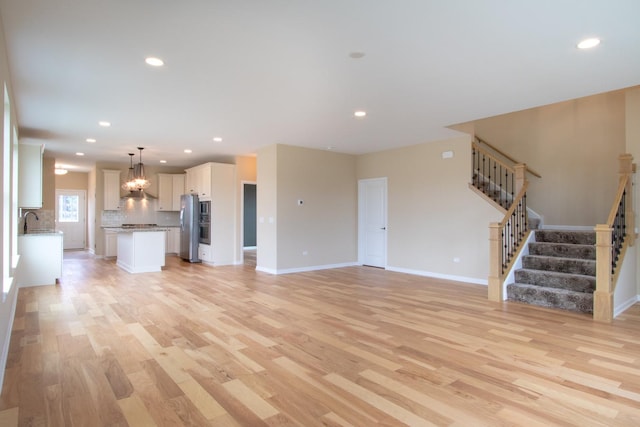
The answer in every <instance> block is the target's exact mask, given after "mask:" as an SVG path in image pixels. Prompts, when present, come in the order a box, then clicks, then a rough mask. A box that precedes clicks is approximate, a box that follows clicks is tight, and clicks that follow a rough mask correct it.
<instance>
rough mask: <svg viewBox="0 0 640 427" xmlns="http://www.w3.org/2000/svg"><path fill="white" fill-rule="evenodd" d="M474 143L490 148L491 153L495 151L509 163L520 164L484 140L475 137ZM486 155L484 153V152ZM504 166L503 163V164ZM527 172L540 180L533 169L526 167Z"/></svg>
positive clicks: (539, 176)
mask: <svg viewBox="0 0 640 427" xmlns="http://www.w3.org/2000/svg"><path fill="white" fill-rule="evenodd" d="M475 139H476V141H478V143H480V144H484V145H486V146H488V147H490V148H491V149H492V150H493V151H495V152H496V153H498V154H500V155H501V156H502V157H504V158H506V159H508V160H509V161H511V162H513V163H515V164H520V163H521V162H519V161H517V160H516V159H514V158H513V157H511V156H510V155H508V154H507V153H505V152H504V151H502V150H500V149H499V148H496V147H495V146H493V145H491V144H489V143H488V142H487V141H485V140H484V139H482V138H480V137H478V136H475ZM485 153H486V151H485ZM503 165H504V163H503ZM527 172H529V173H530V174H531V175H533V176H535V177H538V178H542V175H540V174H539V173H538V172H536V171H534V170H533V169H531V168H530V167H529V166H527Z"/></svg>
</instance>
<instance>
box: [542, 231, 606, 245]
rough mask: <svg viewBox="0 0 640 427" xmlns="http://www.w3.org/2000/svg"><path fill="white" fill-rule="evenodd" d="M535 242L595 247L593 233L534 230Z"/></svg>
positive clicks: (594, 234) (594, 235)
mask: <svg viewBox="0 0 640 427" xmlns="http://www.w3.org/2000/svg"><path fill="white" fill-rule="evenodd" d="M536 242H549V243H570V244H576V245H595V244H596V233H595V231H574V230H536Z"/></svg>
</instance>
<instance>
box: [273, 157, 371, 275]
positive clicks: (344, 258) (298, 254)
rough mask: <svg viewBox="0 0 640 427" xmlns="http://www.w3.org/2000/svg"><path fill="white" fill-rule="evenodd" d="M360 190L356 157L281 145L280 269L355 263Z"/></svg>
mask: <svg viewBox="0 0 640 427" xmlns="http://www.w3.org/2000/svg"><path fill="white" fill-rule="evenodd" d="M357 190H358V188H357V181H356V157H355V156H351V155H347V154H339V153H333V152H330V151H321V150H311V149H307V148H300V147H292V146H287V145H279V146H278V193H277V197H278V213H277V215H278V216H277V221H278V269H279V270H280V269H284V270H287V269H292V268H303V267H311V266H327V265H333V264H341V263H355V262H356V261H357V259H358V253H357V224H358V223H357V211H358V207H357ZM298 200H303V204H302V205H298V204H297V201H298ZM304 252H306V253H307V254H306V255H305V254H304Z"/></svg>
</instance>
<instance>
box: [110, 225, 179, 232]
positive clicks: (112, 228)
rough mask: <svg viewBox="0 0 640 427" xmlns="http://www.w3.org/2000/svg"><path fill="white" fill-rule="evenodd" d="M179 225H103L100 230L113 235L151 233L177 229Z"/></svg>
mask: <svg viewBox="0 0 640 427" xmlns="http://www.w3.org/2000/svg"><path fill="white" fill-rule="evenodd" d="M177 227H180V226H179V225H154V226H153V227H122V226H119V225H102V226H100V228H102V229H104V230H105V231H110V232H113V233H140V232H142V233H145V232H151V231H168V230H169V229H170V228H177Z"/></svg>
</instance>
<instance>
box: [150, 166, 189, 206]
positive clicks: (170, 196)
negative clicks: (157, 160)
mask: <svg viewBox="0 0 640 427" xmlns="http://www.w3.org/2000/svg"><path fill="white" fill-rule="evenodd" d="M184 177H185V176H184V174H168V173H159V174H158V204H157V205H156V206H157V208H156V209H157V210H159V211H179V210H180V196H181V195H182V194H184V181H185V179H184Z"/></svg>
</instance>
